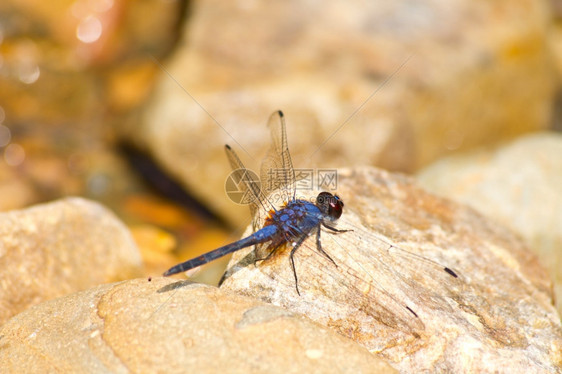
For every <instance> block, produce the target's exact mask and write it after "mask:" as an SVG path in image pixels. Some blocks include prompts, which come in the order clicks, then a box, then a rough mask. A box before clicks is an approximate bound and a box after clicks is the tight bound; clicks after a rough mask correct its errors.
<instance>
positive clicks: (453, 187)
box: [418, 133, 562, 314]
mask: <svg viewBox="0 0 562 374" xmlns="http://www.w3.org/2000/svg"><path fill="white" fill-rule="evenodd" d="M418 179H419V181H420V183H421V184H422V185H423V186H424V187H425V188H427V189H428V190H429V191H432V192H434V193H437V194H439V195H442V196H446V197H448V198H450V199H453V200H456V201H459V202H461V203H464V204H466V205H469V206H471V207H473V208H475V209H477V210H478V211H480V212H482V213H484V214H486V215H487V216H489V217H491V218H493V219H495V220H496V221H498V222H500V223H501V224H503V225H505V226H507V227H509V228H511V229H512V230H513V231H514V232H516V233H518V234H519V235H520V236H521V237H523V238H524V239H525V240H526V241H527V243H528V244H529V247H530V248H531V249H532V250H533V251H534V252H535V253H536V254H537V255H538V257H539V260H540V261H541V262H542V264H543V265H545V266H546V267H547V268H548V269H549V272H550V274H551V275H552V277H553V279H554V283H555V288H554V290H555V296H556V301H557V308H558V313H561V314H562V135H561V134H557V133H538V134H534V135H528V136H525V137H522V138H520V139H518V140H516V141H514V142H512V143H509V144H506V145H503V146H501V147H498V148H495V149H492V150H481V151H476V152H472V153H469V154H465V155H458V156H454V157H450V158H447V159H443V160H440V161H438V162H436V163H435V164H433V165H431V166H429V167H427V168H426V169H424V170H422V171H421V172H420V173H419V174H418Z"/></svg>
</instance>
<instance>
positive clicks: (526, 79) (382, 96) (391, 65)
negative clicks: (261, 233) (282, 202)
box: [130, 0, 556, 223]
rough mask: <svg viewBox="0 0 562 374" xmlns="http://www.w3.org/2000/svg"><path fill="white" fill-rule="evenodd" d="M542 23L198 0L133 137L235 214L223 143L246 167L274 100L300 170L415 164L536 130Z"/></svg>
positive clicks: (455, 13) (543, 7) (541, 124)
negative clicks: (226, 187)
mask: <svg viewBox="0 0 562 374" xmlns="http://www.w3.org/2000/svg"><path fill="white" fill-rule="evenodd" d="M549 21H550V19H549V13H548V3H547V2H546V1H542V0H541V1H532V0H524V1H519V2H517V3H513V2H511V1H508V0H503V1H495V2H488V3H477V2H473V1H458V2H455V3H443V2H438V1H433V2H424V3H423V4H421V3H416V5H415V6H414V5H412V3H411V2H410V1H394V2H385V1H372V2H363V1H353V2H340V1H337V2H329V3H325V2H317V3H307V4H306V5H304V4H303V3H301V2H279V3H275V4H269V3H268V4H265V3H263V4H261V3H246V2H245V3H239V2H221V1H216V0H215V1H196V2H194V3H193V7H192V8H191V9H190V17H189V22H186V24H185V29H184V39H185V44H184V47H183V48H181V49H179V50H178V51H177V52H176V53H175V55H174V56H173V58H172V59H171V60H170V61H169V62H162V61H161V62H159V63H160V64H162V65H161V68H162V70H163V72H162V76H161V80H160V84H159V88H158V89H157V90H155V95H154V100H153V103H152V105H151V107H149V108H148V109H147V110H146V113H145V115H144V118H143V119H142V126H139V124H138V123H135V124H134V126H132V127H131V131H130V133H131V137H134V138H135V139H136V140H137V142H138V143H139V144H144V146H145V147H146V148H148V149H149V150H150V151H151V152H152V153H153V154H154V155H155V156H156V158H157V160H158V161H159V162H160V163H161V164H162V165H164V167H165V168H166V169H167V170H169V171H170V172H171V173H173V174H174V175H175V176H176V177H177V178H179V179H180V180H181V181H182V182H183V183H185V185H186V186H187V187H188V188H189V190H190V191H193V192H194V193H195V194H196V195H197V196H198V198H199V199H200V200H202V201H204V202H205V204H206V205H207V206H209V207H212V208H213V209H214V210H215V211H216V212H219V213H220V214H222V215H224V216H225V217H229V218H230V219H231V220H232V222H233V223H236V222H238V221H239V220H240V217H241V216H240V215H239V214H238V213H237V212H238V210H236V209H232V206H231V204H230V202H229V201H228V200H226V199H221V198H220V197H221V196H224V190H223V185H224V179H225V176H226V175H227V174H228V172H229V167H228V163H227V162H225V160H224V154H223V151H222V145H223V144H225V143H228V144H230V145H231V146H233V147H235V148H236V149H238V150H240V153H241V154H242V155H243V156H244V157H242V158H243V160H244V161H248V163H249V164H250V165H249V166H250V167H253V166H254V165H252V162H251V161H252V159H259V158H260V156H259V154H260V152H258V150H262V151H263V150H265V147H266V146H267V145H268V142H264V139H267V138H268V134H267V129H266V127H265V123H266V121H267V118H268V116H269V115H270V114H271V113H272V112H273V111H274V110H277V109H281V110H283V111H285V114H286V116H287V121H288V124H289V125H288V132H289V141H290V144H291V149H292V153H293V156H294V161H295V165H296V166H297V167H298V166H301V165H303V164H304V161H306V166H307V167H317V166H322V167H325V166H331V167H332V166H333V167H341V166H352V165H358V164H370V165H377V166H381V167H383V168H385V169H391V170H402V171H412V170H416V169H417V168H419V167H421V166H423V165H426V164H428V163H429V162H431V161H432V160H434V159H436V158H438V157H440V156H441V155H443V154H447V153H449V152H451V151H453V150H458V149H470V148H473V147H474V146H479V145H481V144H490V143H494V142H497V141H498V140H502V139H505V138H511V137H513V136H515V135H517V134H521V133H524V132H527V131H531V130H535V129H538V128H545V127H546V126H547V125H548V124H549V118H550V114H551V102H552V98H553V95H554V87H555V81H556V79H555V69H554V68H553V64H552V63H551V60H550V55H549V51H548V46H547V42H546V40H547V35H548V25H549ZM217 25H220V27H217ZM258 30H259V31H258ZM397 70H400V71H399V72H397V73H396V71H397ZM394 73H396V74H394ZM393 74H394V75H393ZM387 79H388V80H389V81H388V82H387ZM372 95H374V96H372ZM248 129H250V130H248ZM319 148H322V149H321V151H320V152H315V151H317V150H318V149H319ZM242 149H244V150H248V151H249V153H247V154H244V153H245V151H243V150H242Z"/></svg>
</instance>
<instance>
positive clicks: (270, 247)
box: [254, 242, 279, 263]
mask: <svg viewBox="0 0 562 374" xmlns="http://www.w3.org/2000/svg"><path fill="white" fill-rule="evenodd" d="M278 247H279V243H276V242H271V243H270V244H269V245H268V246H267V249H266V251H267V252H269V253H268V254H267V255H266V256H265V257H258V256H259V255H261V253H258V251H257V250H256V251H255V253H256V259H255V260H254V263H256V262H258V261H267V260H269V258H270V257H271V256H272V255H273V254H274V253H275V251H276V250H277V248H278ZM260 252H261V251H260Z"/></svg>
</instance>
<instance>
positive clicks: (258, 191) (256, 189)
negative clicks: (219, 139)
mask: <svg viewBox="0 0 562 374" xmlns="http://www.w3.org/2000/svg"><path fill="white" fill-rule="evenodd" d="M225 151H226V157H227V158H228V162H229V163H230V166H231V167H232V174H231V176H232V178H233V179H234V180H235V182H236V183H237V185H238V188H239V190H240V191H241V192H242V196H243V197H242V198H241V203H242V204H248V206H249V207H250V212H251V214H252V225H253V229H254V232H255V231H257V230H258V229H259V227H258V225H259V223H260V208H261V209H263V210H264V211H267V210H269V209H271V208H272V206H271V204H269V202H268V200H267V198H266V197H265V195H264V194H263V192H262V187H261V183H260V180H259V179H258V178H257V175H255V174H254V173H253V172H251V171H249V170H248V169H246V167H245V166H244V164H243V163H242V161H241V160H240V158H239V157H238V155H237V154H236V152H234V150H233V149H232V148H230V146H228V145H226V146H225Z"/></svg>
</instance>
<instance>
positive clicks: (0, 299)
mask: <svg viewBox="0 0 562 374" xmlns="http://www.w3.org/2000/svg"><path fill="white" fill-rule="evenodd" d="M141 270H142V261H141V258H140V254H139V252H138V249H137V247H136V245H135V243H134V241H133V239H132V237H131V234H130V233H129V231H128V230H127V228H126V226H125V225H124V224H123V223H122V222H121V221H119V220H118V219H117V218H116V217H115V215H113V213H111V212H110V211H108V210H107V209H106V208H104V207H102V206H101V205H99V204H97V203H94V202H91V201H88V200H85V199H81V198H67V199H64V200H59V201H56V202H53V203H48V204H42V205H37V206H34V207H31V208H28V209H24V210H19V211H10V212H7V213H0V274H2V280H1V282H0V289H1V294H0V324H1V323H3V322H5V321H6V320H7V319H8V318H10V317H11V316H13V315H15V314H18V313H19V312H21V311H23V310H25V309H26V308H28V307H29V306H31V305H34V304H38V303H40V302H42V301H45V300H49V299H53V298H55V297H59V296H62V295H66V294H68V293H72V292H76V291H79V290H84V289H87V288H90V287H93V286H95V285H97V284H100V283H107V282H114V281H116V280H122V279H127V278H131V277H135V276H138V275H139V274H140V272H141Z"/></svg>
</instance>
